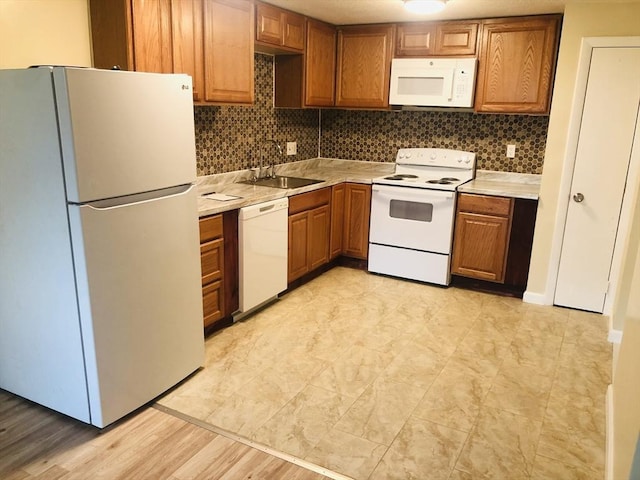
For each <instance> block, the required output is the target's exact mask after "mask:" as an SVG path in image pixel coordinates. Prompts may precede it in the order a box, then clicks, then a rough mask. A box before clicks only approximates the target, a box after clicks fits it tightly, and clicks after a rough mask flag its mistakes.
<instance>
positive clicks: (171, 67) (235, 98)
mask: <svg viewBox="0 0 640 480" xmlns="http://www.w3.org/2000/svg"><path fill="white" fill-rule="evenodd" d="M89 9H90V17H91V37H92V49H93V58H94V66H95V67H96V68H107V69H110V68H113V67H114V66H116V65H117V66H119V67H120V68H121V69H123V70H135V71H141V72H157V73H186V74H188V75H190V76H191V77H192V78H193V88H194V101H195V102H198V103H214V104H220V103H253V99H254V78H253V69H254V58H253V51H254V50H253V48H254V47H253V43H254V33H253V32H254V22H253V18H254V17H253V3H252V2H251V1H249V0H155V1H148V0H120V1H117V2H114V1H112V0H90V1H89Z"/></svg>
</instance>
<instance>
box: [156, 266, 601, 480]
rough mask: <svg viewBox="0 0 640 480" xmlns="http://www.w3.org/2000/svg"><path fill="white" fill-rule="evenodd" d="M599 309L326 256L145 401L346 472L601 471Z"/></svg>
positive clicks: (562, 475) (540, 475) (498, 474)
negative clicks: (419, 279)
mask: <svg viewBox="0 0 640 480" xmlns="http://www.w3.org/2000/svg"><path fill="white" fill-rule="evenodd" d="M606 334H607V332H606V319H605V318H604V317H603V316H601V315H595V314H590V313H585V312H580V311H574V310H568V309H561V308H555V307H540V306H535V305H530V304H525V303H523V302H522V301H521V300H519V299H513V298H505V297H500V296H494V295H489V294H482V293H477V292H470V291H466V290H460V289H456V288H446V289H445V288H440V287H435V286H429V285H424V284H418V283H413V282H407V281H402V280H397V279H392V278H388V277H382V276H376V275H371V274H368V273H366V272H363V271H358V270H352V269H347V268H342V267H338V268H334V269H332V270H330V271H329V272H327V273H325V274H323V275H322V276H320V277H318V278H317V279H315V280H313V281H312V282H310V283H308V284H306V285H304V286H302V287H300V288H298V289H297V290H294V291H293V292H291V293H289V294H287V295H285V296H284V298H283V299H282V300H280V301H279V302H277V303H276V304H274V305H272V306H270V307H269V308H267V309H265V310H263V311H262V312H260V313H258V314H256V315H254V316H252V317H250V318H248V319H247V320H245V321H244V322H241V323H237V324H235V325H233V326H232V327H230V328H227V329H225V330H223V331H221V332H218V333H216V334H214V335H212V336H211V337H209V338H208V339H207V345H206V355H207V357H206V367H205V368H204V369H203V370H201V371H200V372H199V373H197V374H196V375H195V376H193V377H192V378H191V379H190V380H189V381H187V382H185V383H184V384H182V385H181V386H180V387H178V388H177V389H175V390H173V391H172V392H170V393H169V394H168V395H166V396H165V397H164V398H163V399H161V400H160V402H159V403H160V404H162V405H164V406H166V407H169V408H172V409H175V410H177V411H179V412H181V413H184V414H186V415H189V416H192V417H195V418H197V419H200V420H203V421H206V422H207V423H210V424H213V425H215V426H216V427H219V428H222V429H225V430H228V431H230V432H233V433H236V434H238V435H241V436H243V437H245V438H248V439H250V440H252V441H255V442H258V443H261V444H264V445H267V446H269V447H271V448H274V449H276V450H278V451H282V452H285V453H287V454H290V455H293V456H295V457H298V458H301V459H304V460H307V461H310V462H312V463H315V464H318V465H321V466H323V467H326V468H328V469H330V470H333V471H336V472H339V473H342V474H344V475H347V476H350V477H353V478H355V479H363V480H364V479H372V480H374V479H375V480H379V479H380V480H381V479H403V480H406V479H455V480H468V479H482V478H495V479H505V480H506V479H509V480H517V479H535V480H542V479H559V480H570V479H602V478H604V456H605V413H604V408H605V392H606V388H607V385H608V384H609V383H610V371H611V347H610V344H608V343H607V340H606Z"/></svg>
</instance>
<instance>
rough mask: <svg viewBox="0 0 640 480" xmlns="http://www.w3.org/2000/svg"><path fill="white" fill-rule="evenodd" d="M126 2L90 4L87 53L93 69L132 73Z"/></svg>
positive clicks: (105, 0)
mask: <svg viewBox="0 0 640 480" xmlns="http://www.w3.org/2000/svg"><path fill="white" fill-rule="evenodd" d="M130 7H131V5H130V4H129V3H128V2H124V1H122V2H113V1H111V0H90V1H89V19H90V21H91V51H92V53H93V66H94V67H95V68H104V69H107V70H108V69H110V68H113V67H114V66H118V67H119V68H121V69H122V70H135V65H134V63H133V40H132V38H131V37H132V34H133V32H132V31H131V30H132V28H131V10H130Z"/></svg>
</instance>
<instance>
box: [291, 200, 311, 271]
mask: <svg viewBox="0 0 640 480" xmlns="http://www.w3.org/2000/svg"><path fill="white" fill-rule="evenodd" d="M308 242H309V215H308V212H300V213H296V214H295V215H291V216H289V255H288V259H289V274H288V282H289V283H291V282H292V281H293V280H295V279H297V278H299V277H301V276H302V275H304V274H305V273H307V272H308V271H309V267H308V266H309V257H308V248H307V244H308Z"/></svg>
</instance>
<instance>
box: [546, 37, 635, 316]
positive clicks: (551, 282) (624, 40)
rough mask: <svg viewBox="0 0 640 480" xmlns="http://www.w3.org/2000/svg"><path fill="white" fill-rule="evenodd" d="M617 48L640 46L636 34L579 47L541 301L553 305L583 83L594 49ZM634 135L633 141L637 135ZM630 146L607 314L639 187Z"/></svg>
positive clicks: (585, 41)
mask: <svg viewBox="0 0 640 480" xmlns="http://www.w3.org/2000/svg"><path fill="white" fill-rule="evenodd" d="M618 47H640V36H638V37H632V36H629V37H584V38H583V39H582V44H581V47H580V55H579V59H578V70H577V74H576V83H575V90H574V95H573V102H572V106H571V116H570V119H569V129H568V131H567V141H566V144H565V145H566V148H565V155H564V162H563V166H562V173H561V178H560V190H559V192H558V205H557V210H556V219H555V227H554V235H553V241H552V245H551V255H550V260H549V265H550V268H549V271H548V274H547V287H546V294H545V302H544V303H546V304H548V305H553V302H554V299H555V293H556V283H557V280H558V271H559V269H560V256H561V253H562V242H563V239H564V231H565V225H566V221H567V214H568V209H569V201H570V197H571V185H572V182H573V171H574V168H575V163H576V155H577V151H578V141H579V139H580V128H581V125H582V112H583V108H584V102H585V98H586V93H587V82H588V80H589V70H590V66H591V55H592V52H593V49H594V48H618ZM637 133H638V132H636V136H635V137H634V140H635V139H637V138H638V135H637ZM634 146H635V147H636V148H634V149H632V154H631V159H630V164H629V168H628V171H627V182H628V180H629V179H632V180H635V181H633V182H628V183H627V185H626V188H625V192H624V196H623V198H622V208H621V211H620V217H619V220H618V233H617V235H616V241H615V244H614V249H613V258H612V264H611V271H610V274H609V277H610V279H611V282H610V284H609V289H608V292H607V295H606V297H605V304H604V309H603V314H604V315H611V312H612V309H613V304H614V300H615V297H616V293H617V287H618V285H617V284H618V276H619V274H620V268H621V265H622V255H623V250H624V245H625V243H626V239H627V237H628V235H629V227H630V225H631V217H632V215H633V205H632V203H633V202H632V200H633V199H634V198H635V193H636V191H637V190H638V188H639V183H640V182H639V179H638V176H639V175H640V155H638V154H634V152H633V150H638V148H637V145H634Z"/></svg>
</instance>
